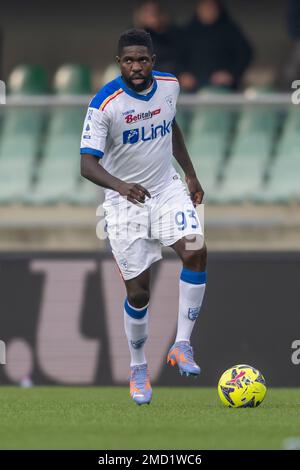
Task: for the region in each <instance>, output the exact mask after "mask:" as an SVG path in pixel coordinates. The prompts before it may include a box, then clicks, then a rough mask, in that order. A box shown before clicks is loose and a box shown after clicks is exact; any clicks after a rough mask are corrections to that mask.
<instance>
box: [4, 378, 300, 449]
mask: <svg viewBox="0 0 300 470" xmlns="http://www.w3.org/2000/svg"><path fill="white" fill-rule="evenodd" d="M0 403H1V406H0V448H1V449H98V450H102V449H106V450H110V449H172V450H173V449H192V450H194V449H199V450H202V449H280V448H281V447H282V441H283V439H285V438H287V437H290V436H300V390H298V389H273V390H270V389H269V390H268V392H267V396H266V398H265V401H264V402H263V404H262V405H261V406H260V407H258V408H255V409H249V408H246V409H229V408H225V407H224V406H223V405H222V404H221V402H220V400H219V398H218V396H217V390H216V389H207V388H206V389H204V388H188V389H187V388H164V387H155V388H154V394H153V401H152V403H151V405H149V406H148V405H144V406H141V407H139V406H137V405H136V404H135V403H133V402H132V401H131V399H130V398H129V389H128V388H127V387H126V388H125V387H109V388H108V387H88V388H84V387H83V388H79V387H72V388H71V387H70V388H66V387H34V388H31V389H22V388H16V387H1V388H0Z"/></svg>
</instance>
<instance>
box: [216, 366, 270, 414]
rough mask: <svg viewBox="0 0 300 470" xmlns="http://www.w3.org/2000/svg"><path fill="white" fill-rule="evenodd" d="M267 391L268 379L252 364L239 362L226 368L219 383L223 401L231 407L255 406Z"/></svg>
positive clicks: (220, 395)
mask: <svg viewBox="0 0 300 470" xmlns="http://www.w3.org/2000/svg"><path fill="white" fill-rule="evenodd" d="M266 392H267V387H266V381H265V379H264V377H263V375H262V374H261V372H259V370H257V369H255V368H254V367H252V366H247V365H244V364H239V365H237V366H233V367H231V368H230V369H228V370H226V371H225V372H224V373H223V374H222V376H221V378H220V380H219V384H218V393H219V397H220V399H221V401H222V403H223V404H224V405H225V406H228V407H231V408H255V407H256V406H258V405H260V404H261V402H262V401H263V399H264V398H265V395H266Z"/></svg>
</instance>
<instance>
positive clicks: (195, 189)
mask: <svg viewBox="0 0 300 470" xmlns="http://www.w3.org/2000/svg"><path fill="white" fill-rule="evenodd" d="M185 181H186V184H187V185H188V188H189V191H190V198H191V200H192V202H193V204H194V207H195V206H196V205H197V204H201V202H202V200H203V197H204V191H203V189H202V186H201V184H200V183H199V181H198V178H197V176H196V175H195V176H188V175H186V176H185Z"/></svg>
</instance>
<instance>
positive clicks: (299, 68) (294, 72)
mask: <svg viewBox="0 0 300 470" xmlns="http://www.w3.org/2000/svg"><path fill="white" fill-rule="evenodd" d="M287 21H288V32H289V35H290V37H291V38H292V39H293V41H294V46H293V48H292V51H291V55H290V56H289V57H288V61H287V63H286V65H285V67H284V70H283V77H282V78H283V86H284V88H288V89H291V84H292V82H293V81H294V80H299V79H300V0H288V3H287Z"/></svg>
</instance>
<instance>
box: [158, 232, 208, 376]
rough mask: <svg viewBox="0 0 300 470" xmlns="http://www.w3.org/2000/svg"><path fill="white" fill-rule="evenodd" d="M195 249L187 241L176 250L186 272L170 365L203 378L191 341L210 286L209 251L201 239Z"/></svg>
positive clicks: (170, 353) (182, 276)
mask: <svg viewBox="0 0 300 470" xmlns="http://www.w3.org/2000/svg"><path fill="white" fill-rule="evenodd" d="M196 237H198V240H197V241H196V240H195V241H196V243H195V247H194V249H193V248H192V247H191V240H190V239H187V238H185V237H183V238H182V239H180V240H178V241H177V242H176V243H174V245H172V248H173V249H174V250H175V252H176V253H177V254H178V255H179V257H180V259H181V260H182V271H181V276H180V281H179V311H178V326H177V335H176V339H175V342H174V344H173V346H172V347H171V349H170V351H169V353H168V357H167V362H168V363H169V364H171V365H172V366H174V365H175V364H177V365H178V367H179V371H180V373H181V375H194V376H197V375H199V374H200V367H199V366H198V365H197V364H196V363H195V361H194V357H193V349H192V347H191V345H190V337H191V334H192V330H193V328H194V325H195V321H196V319H197V317H198V316H199V313H200V309H201V305H202V301H203V297H204V292H205V286H206V258H207V250H206V246H205V243H204V242H203V240H201V236H198V235H196Z"/></svg>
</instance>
